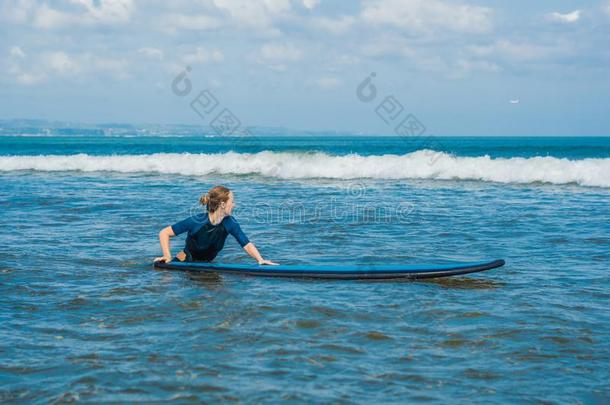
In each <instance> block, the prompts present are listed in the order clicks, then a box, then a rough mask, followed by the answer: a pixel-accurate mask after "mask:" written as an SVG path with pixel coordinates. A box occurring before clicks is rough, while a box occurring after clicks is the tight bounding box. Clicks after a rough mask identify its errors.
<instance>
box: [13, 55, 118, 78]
mask: <svg viewBox="0 0 610 405" xmlns="http://www.w3.org/2000/svg"><path fill="white" fill-rule="evenodd" d="M17 49H19V50H17ZM21 55H23V56H21ZM26 58H27V59H26ZM22 60H27V62H28V63H27V68H23V66H24V64H23V63H21V61H22ZM128 68H129V64H128V63H127V61H125V60H122V59H112V58H105V57H100V56H97V55H94V54H92V53H89V52H87V53H80V54H72V55H71V54H68V53H66V52H64V51H47V52H42V53H40V54H38V55H34V56H33V57H31V56H30V57H26V55H25V52H23V51H22V50H21V49H20V48H18V47H13V49H11V54H10V58H9V64H8V69H7V71H8V73H9V74H10V75H11V76H13V77H14V78H15V80H16V81H17V82H18V83H20V84H25V85H32V84H36V83H40V82H43V81H44V80H47V79H51V78H64V79H66V80H68V79H73V78H79V77H81V76H83V75H87V74H95V75H96V79H98V78H99V75H100V74H107V75H110V76H111V77H114V78H116V79H126V78H129V71H128Z"/></svg>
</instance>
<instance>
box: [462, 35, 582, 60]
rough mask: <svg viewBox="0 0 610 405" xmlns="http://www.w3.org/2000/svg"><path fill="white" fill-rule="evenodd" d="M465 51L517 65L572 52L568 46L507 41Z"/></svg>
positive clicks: (469, 48)
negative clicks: (516, 63)
mask: <svg viewBox="0 0 610 405" xmlns="http://www.w3.org/2000/svg"><path fill="white" fill-rule="evenodd" d="M467 50H468V51H469V52H470V53H471V54H473V55H477V56H485V57H498V58H501V59H503V60H505V61H508V62H518V63H524V62H531V61H540V60H549V59H553V58H555V57H559V56H566V55H570V54H571V53H572V52H573V49H572V48H571V46H570V45H568V44H551V45H538V44H533V43H529V42H513V41H508V40H498V41H496V42H494V43H493V44H491V45H486V46H469V47H467Z"/></svg>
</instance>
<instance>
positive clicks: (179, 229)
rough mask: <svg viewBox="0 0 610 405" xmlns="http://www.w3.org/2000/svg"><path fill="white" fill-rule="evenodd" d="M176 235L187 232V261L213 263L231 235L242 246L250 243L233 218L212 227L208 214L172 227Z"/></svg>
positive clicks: (185, 251) (225, 219) (195, 216)
mask: <svg viewBox="0 0 610 405" xmlns="http://www.w3.org/2000/svg"><path fill="white" fill-rule="evenodd" d="M172 230H173V231H174V234H175V235H180V234H181V233H184V232H187V231H188V235H187V237H186V246H185V247H184V253H185V254H186V260H187V261H189V262H190V261H205V262H209V261H212V260H213V259H214V258H215V257H216V255H217V254H218V252H220V251H221V250H222V248H223V247H224V245H225V239H227V235H228V234H231V235H233V237H234V238H235V239H236V240H237V242H238V243H239V244H240V245H241V247H244V246H246V245H247V244H248V243H250V240H248V237H247V236H246V235H245V234H244V233H243V232H242V230H241V228H240V227H239V224H238V223H237V221H236V220H235V218H233V217H232V216H230V215H229V216H226V217H224V218H223V220H222V222H221V223H219V224H218V225H212V223H211V222H210V217H209V216H208V213H207V212H206V213H201V214H197V215H193V216H192V217H189V218H187V219H185V220H182V221H180V222H177V223H175V224H174V225H172Z"/></svg>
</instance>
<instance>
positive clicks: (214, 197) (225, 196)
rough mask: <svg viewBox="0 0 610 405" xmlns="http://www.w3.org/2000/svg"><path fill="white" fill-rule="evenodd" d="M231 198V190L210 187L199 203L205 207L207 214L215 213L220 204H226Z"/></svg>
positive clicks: (221, 187) (223, 187) (222, 187)
mask: <svg viewBox="0 0 610 405" xmlns="http://www.w3.org/2000/svg"><path fill="white" fill-rule="evenodd" d="M230 197H231V190H229V189H228V188H226V187H225V186H216V187H212V188H211V189H210V191H208V192H207V193H206V194H204V195H202V196H201V197H200V198H199V203H201V205H204V206H206V207H207V209H208V212H209V213H213V212H215V211H216V210H217V209H218V208H219V207H220V204H222V203H223V202H224V203H226V202H227V201H229V198H230Z"/></svg>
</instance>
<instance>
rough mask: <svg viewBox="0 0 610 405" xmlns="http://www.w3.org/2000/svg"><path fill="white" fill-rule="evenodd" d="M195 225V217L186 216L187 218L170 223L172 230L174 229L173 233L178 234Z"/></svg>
mask: <svg viewBox="0 0 610 405" xmlns="http://www.w3.org/2000/svg"><path fill="white" fill-rule="evenodd" d="M195 225H197V221H196V220H195V218H193V217H188V218H187V219H183V220H182V221H180V222H176V223H175V224H174V225H172V231H174V235H180V234H181V233H184V232H186V231H190V230H192V229H193V228H194V227H195Z"/></svg>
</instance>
